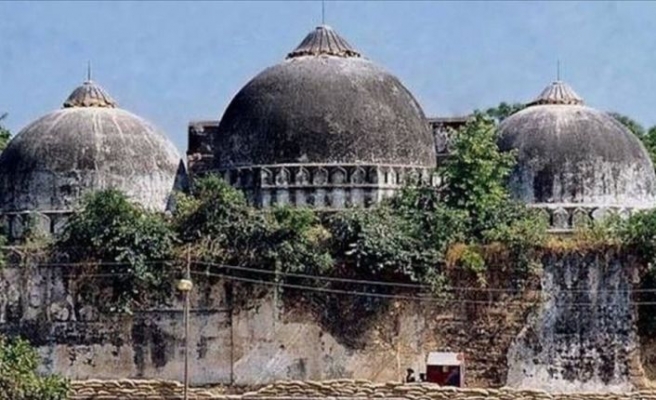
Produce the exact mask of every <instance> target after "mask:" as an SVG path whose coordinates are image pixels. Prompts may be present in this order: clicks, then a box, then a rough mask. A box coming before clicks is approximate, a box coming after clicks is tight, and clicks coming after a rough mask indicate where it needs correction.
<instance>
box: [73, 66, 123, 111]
mask: <svg viewBox="0 0 656 400" xmlns="http://www.w3.org/2000/svg"><path fill="white" fill-rule="evenodd" d="M117 106H118V103H116V100H114V99H113V98H112V97H111V96H110V95H109V94H108V93H107V92H106V91H105V89H103V88H102V87H100V86H99V85H97V84H96V83H95V82H93V81H92V80H91V63H89V64H88V66H87V80H86V81H85V82H84V83H83V84H82V85H81V86H78V87H77V88H75V90H73V92H72V93H71V94H70V95H69V96H68V98H67V99H66V101H64V104H63V107H64V108H71V107H104V108H116V107H117Z"/></svg>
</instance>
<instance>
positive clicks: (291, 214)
mask: <svg viewBox="0 0 656 400" xmlns="http://www.w3.org/2000/svg"><path fill="white" fill-rule="evenodd" d="M522 107H523V106H521V105H518V104H506V103H501V104H500V105H499V106H498V107H495V108H490V109H489V110H487V111H486V112H484V113H483V112H476V113H474V115H473V116H472V118H470V120H469V122H468V123H467V124H466V125H465V126H464V127H463V128H462V129H461V130H459V131H458V132H456V133H455V134H454V143H453V145H452V149H453V154H452V157H451V158H450V159H449V160H448V161H447V162H446V163H445V164H444V165H442V166H441V167H440V168H439V170H438V171H436V173H437V174H439V175H440V176H441V177H442V178H443V185H442V186H441V187H438V188H434V187H428V186H422V185H420V184H417V183H416V182H409V184H408V186H407V187H406V188H405V189H404V190H402V191H401V192H400V193H398V194H397V195H396V196H395V197H393V198H391V199H388V200H386V201H384V202H382V203H381V204H379V205H377V206H376V207H372V208H368V209H363V208H353V209H348V210H344V211H341V212H339V213H333V214H325V213H317V212H315V211H313V210H311V209H303V208H290V207H274V208H271V209H266V210H260V209H256V208H254V207H252V206H250V205H249V204H248V202H247V200H246V198H245V196H244V194H243V193H241V192H240V191H239V190H236V189H234V188H232V187H231V186H230V185H228V184H227V183H226V182H224V181H223V180H222V179H221V178H219V177H218V176H213V175H210V176H207V177H205V178H202V179H198V180H196V181H195V182H194V186H193V188H192V190H191V192H190V193H189V194H178V195H177V199H176V209H175V211H174V213H173V214H172V215H170V216H166V215H164V214H160V213H153V212H149V211H147V210H144V209H142V208H140V207H139V206H136V205H134V204H132V203H130V202H129V200H128V199H127V197H126V196H124V195H123V194H121V193H118V192H116V191H112V190H109V191H103V192H97V193H95V194H92V195H90V196H88V197H87V198H86V199H85V201H84V202H83V204H82V206H81V208H80V211H79V212H78V213H77V214H75V216H74V217H73V218H72V219H71V220H70V222H69V223H68V225H67V227H66V229H65V231H64V233H63V235H61V237H58V238H56V240H55V242H54V244H53V245H52V251H53V252H54V254H55V256H56V257H57V259H58V260H64V261H66V262H71V263H75V264H80V263H83V264H84V265H87V266H85V267H83V268H82V270H83V272H84V273H81V274H80V277H81V278H80V281H81V283H80V285H81V286H82V287H84V285H85V284H89V285H91V284H92V283H93V285H95V286H96V287H98V286H99V282H101V283H102V284H100V287H104V288H106V290H104V291H88V292H89V293H91V294H92V296H93V297H94V298H95V299H96V300H99V301H100V303H101V304H106V305H108V306H109V307H111V309H113V310H116V311H128V312H129V311H130V310H131V309H133V308H134V307H141V306H143V305H145V304H147V303H148V302H150V301H152V300H158V301H161V300H163V299H164V298H165V297H167V296H170V294H171V293H173V292H174V290H173V288H172V287H171V283H172V282H173V281H174V277H175V276H179V274H180V266H182V265H184V264H185V263H186V259H187V258H191V259H193V260H194V261H199V263H197V264H196V265H195V266H194V268H195V269H205V270H206V271H207V272H210V273H212V272H217V273H220V274H222V275H232V276H234V277H240V278H248V279H250V280H258V281H259V280H267V279H268V280H275V281H276V282H278V283H284V282H293V283H297V284H299V283H300V284H306V285H310V284H311V285H313V286H321V287H323V288H332V289H345V288H347V289H350V290H356V289H357V290H360V291H362V290H366V291H370V290H371V291H376V292H379V293H389V292H393V291H394V290H397V288H393V287H390V286H380V287H362V286H360V287H357V288H354V287H353V286H352V285H347V284H345V283H343V282H342V283H339V282H335V281H330V282H329V283H326V282H325V281H322V282H319V281H310V280H308V279H301V278H299V277H298V276H290V275H289V274H299V273H300V274H308V275H311V276H315V275H321V276H328V277H337V278H349V279H360V280H375V281H388V282H395V283H412V284H419V285H422V286H421V287H423V288H430V289H431V290H432V293H433V294H434V295H448V288H449V286H450V285H452V284H453V279H454V276H457V277H459V278H462V277H463V276H469V277H470V278H471V282H470V283H471V284H476V285H486V284H488V282H487V281H486V276H487V275H489V274H488V273H489V271H490V270H491V269H494V270H500V269H503V270H504V271H505V272H506V273H507V274H508V276H513V278H514V281H512V282H511V281H509V282H505V283H506V284H508V285H513V286H517V285H521V284H522V281H523V280H525V279H526V278H528V277H529V276H530V274H531V272H532V271H533V267H534V266H536V265H537V264H538V259H539V256H540V253H539V251H538V250H539V249H540V247H541V246H542V245H543V244H544V243H545V241H546V240H547V235H546V228H547V226H546V225H547V223H546V221H545V220H544V218H543V217H542V215H541V214H539V213H536V212H534V211H533V210H532V209H530V208H528V207H526V206H525V205H523V204H518V203H516V202H514V201H513V200H512V199H511V196H510V195H509V193H508V191H507V189H506V179H507V178H508V176H509V174H510V172H511V171H512V169H513V168H514V165H515V154H513V153H502V152H500V151H499V149H498V147H497V145H496V142H497V134H498V133H497V126H498V124H499V122H500V121H502V120H503V119H504V118H506V117H508V116H509V115H511V114H513V113H514V112H517V111H519V110H521V109H522ZM618 118H619V117H618ZM624 122H625V123H628V122H627V121H624ZM640 218H647V220H641V219H640ZM648 218H651V217H645V216H643V217H640V216H636V217H634V218H632V219H630V220H629V221H624V222H623V224H624V225H622V228H621V229H620V228H619V227H615V228H613V229H612V230H611V231H612V235H616V237H617V238H618V239H617V240H618V241H619V242H620V243H621V244H622V245H626V246H633V247H634V248H638V247H639V248H640V250H639V251H641V252H647V251H652V250H650V249H651V248H652V247H653V246H656V245H655V244H653V243H652V244H651V245H650V244H648V243H647V242H649V240H652V239H650V238H651V236H649V235H650V232H652V231H651V230H650V229H652V228H653V231H654V232H656V224H654V226H652V225H650V224H649V223H648ZM618 226H619V225H618ZM629 227H631V228H629ZM603 229H610V228H607V227H606V228H602V227H599V226H598V227H595V228H594V229H588V230H587V231H586V232H587V233H586V235H588V237H589V238H592V237H593V236H595V235H596V236H600V237H605V236H609V235H611V234H610V233H605V232H603ZM611 231H609V232H611ZM579 237H580V236H579ZM638 243H639V244H638ZM649 243H651V242H649ZM650 246H652V247H650ZM173 260H179V261H178V262H175V261H173ZM233 267H237V269H235V268H233ZM263 272H266V273H263ZM103 274H107V276H106V277H105V276H103ZM85 277H88V279H85Z"/></svg>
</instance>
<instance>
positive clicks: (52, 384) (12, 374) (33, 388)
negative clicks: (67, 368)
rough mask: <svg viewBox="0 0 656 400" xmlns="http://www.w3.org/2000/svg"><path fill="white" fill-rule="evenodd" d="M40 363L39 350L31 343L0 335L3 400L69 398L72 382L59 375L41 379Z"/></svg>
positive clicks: (0, 373)
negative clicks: (37, 370) (38, 371)
mask: <svg viewBox="0 0 656 400" xmlns="http://www.w3.org/2000/svg"><path fill="white" fill-rule="evenodd" d="M38 364H39V357H38V355H37V353H36V350H34V349H33V348H32V347H30V345H29V343H28V342H27V341H25V340H21V339H14V340H9V339H7V338H5V337H3V336H0V399H2V400H63V399H66V398H67V397H68V392H69V382H68V381H67V380H65V379H62V378H60V377H58V376H47V377H41V376H39V375H38V374H37V373H36V369H37V367H38Z"/></svg>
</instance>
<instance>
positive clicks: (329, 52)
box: [287, 25, 360, 58]
mask: <svg viewBox="0 0 656 400" xmlns="http://www.w3.org/2000/svg"><path fill="white" fill-rule="evenodd" d="M322 55H323V56H336V57H360V53H359V52H358V51H356V50H355V49H354V48H353V47H351V45H350V44H349V43H348V42H347V41H346V40H344V38H342V37H341V36H339V34H337V32H335V31H334V30H333V29H332V28H331V27H329V26H328V25H320V26H318V27H316V29H315V30H313V31H312V32H310V33H309V34H308V35H307V36H306V37H305V39H303V41H302V42H301V44H299V45H298V47H296V48H295V49H294V51H292V52H291V53H289V54H288V55H287V58H296V57H302V56H322Z"/></svg>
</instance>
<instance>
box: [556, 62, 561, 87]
mask: <svg viewBox="0 0 656 400" xmlns="http://www.w3.org/2000/svg"><path fill="white" fill-rule="evenodd" d="M556 80H557V81H559V82H560V59H558V60H556Z"/></svg>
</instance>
